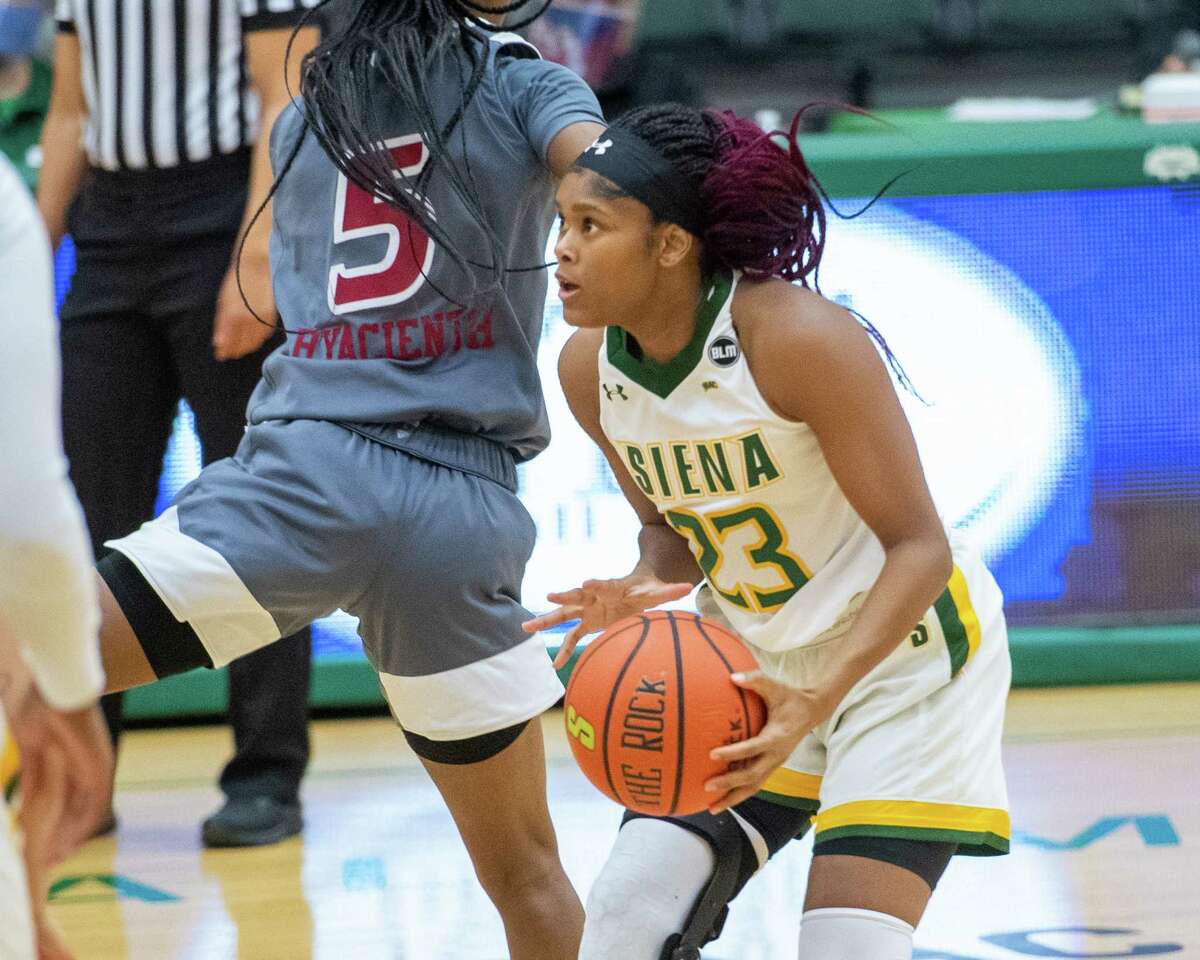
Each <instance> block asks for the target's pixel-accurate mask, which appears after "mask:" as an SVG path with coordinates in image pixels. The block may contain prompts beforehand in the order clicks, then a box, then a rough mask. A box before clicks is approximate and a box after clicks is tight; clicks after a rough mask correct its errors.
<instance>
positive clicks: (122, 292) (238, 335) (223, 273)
mask: <svg viewBox="0 0 1200 960" xmlns="http://www.w3.org/2000/svg"><path fill="white" fill-rule="evenodd" d="M302 2H303V0H58V5H57V8H56V11H55V14H56V18H57V20H58V35H57V38H56V42H55V62H54V85H53V92H52V95H51V104H50V112H49V115H48V116H47V118H46V124H45V127H44V128H43V132H42V150H43V155H44V160H43V167H42V172H41V178H40V181H39V184H38V206H39V207H40V209H41V213H42V216H43V218H44V219H45V222H46V227H47V229H48V232H49V234H50V238H51V242H52V243H53V245H54V247H55V248H57V246H58V243H59V241H60V240H61V239H62V237H63V235H64V233H67V232H69V233H70V234H71V236H72V238H73V239H74V241H75V246H76V251H77V270H76V273H75V277H74V280H73V282H72V284H71V288H70V291H69V293H68V295H67V299H66V301H65V302H64V304H63V308H62V311H61V338H62V355H63V439H64V446H65V448H66V452H67V456H68V459H69V460H70V472H71V479H72V481H73V482H74V484H75V487H76V490H77V491H78V494H79V498H80V501H81V502H82V504H83V508H84V514H85V516H86V518H87V522H88V528H89V532H90V534H91V539H92V546H93V549H94V550H95V552H96V555H97V557H99V556H100V555H102V554H103V553H104V552H106V549H105V547H104V542H105V541H106V540H109V539H112V538H115V537H120V536H123V535H125V534H127V533H130V532H131V531H133V530H134V529H136V528H137V527H138V526H139V525H140V524H141V523H142V522H143V521H145V520H148V519H150V517H151V516H152V514H153V506H154V501H155V496H156V491H157V482H158V476H159V473H160V471H161V467H162V460H163V454H164V451H165V449H166V443H167V439H168V437H169V435H170V431H171V424H172V420H173V417H174V411H175V409H176V407H177V405H178V401H179V398H180V397H184V398H186V399H187V401H188V403H189V405H190V406H191V408H192V411H193V412H194V414H195V417H196V428H197V433H198V434H199V437H200V443H201V448H202V454H203V458H204V461H205V462H206V463H207V462H210V461H212V460H217V459H221V458H223V457H228V456H230V455H232V454H233V452H234V450H235V449H236V447H237V445H238V442H239V440H240V438H241V435H242V432H243V427H244V424H245V408H246V402H247V400H248V399H249V396H250V393H251V391H252V389H253V387H254V385H255V383H256V382H257V381H258V378H259V373H260V368H261V364H262V361H263V359H264V357H265V355H266V354H267V353H268V352H269V351H270V349H271V348H272V347H273V346H275V345H276V343H277V342H278V341H277V340H276V339H275V338H274V337H272V336H271V334H272V330H271V328H270V327H268V326H265V325H263V324H261V323H259V322H258V321H257V320H255V318H254V316H253V315H252V314H251V313H250V312H249V311H248V310H247V309H246V307H245V305H244V304H243V302H242V298H241V296H240V295H239V292H238V287H237V282H236V277H235V273H234V268H233V261H234V258H235V256H236V252H237V250H236V247H237V244H236V240H237V238H238V236H239V234H240V232H241V231H242V230H243V228H245V227H247V226H248V225H249V224H250V221H251V219H252V217H253V214H254V211H255V210H256V209H257V208H258V206H259V204H260V203H261V202H262V201H263V199H264V198H265V197H266V196H267V193H268V192H269V189H270V185H271V180H272V174H271V168H270V160H269V156H268V151H267V136H266V132H268V131H269V130H270V128H271V124H272V123H273V122H274V120H275V117H276V116H277V115H278V114H279V112H280V110H282V109H283V108H284V107H285V106H286V105H287V103H288V89H289V85H290V89H291V90H296V89H298V81H299V60H300V57H301V56H303V54H304V53H305V52H307V50H308V49H310V48H311V47H312V46H313V45H315V43H316V41H317V39H318V37H317V29H316V27H308V26H306V27H305V28H304V30H302V31H301V33H300V35H299V36H297V38H296V42H295V43H294V44H293V46H292V50H291V59H290V61H289V62H288V63H287V69H288V74H289V76H288V77H287V78H286V79H285V73H284V70H285V63H284V61H285V51H286V48H287V43H288V38H289V36H290V35H291V32H292V29H293V27H294V26H295V25H296V23H297V22H299V20H300V18H301V17H302V15H303V13H304V8H303V6H302V5H301V4H302ZM270 221H271V217H270V210H269V209H268V210H267V211H266V212H265V213H264V214H263V215H262V216H261V217H259V219H258V221H257V223H256V224H255V226H254V229H253V230H251V232H250V234H249V236H248V237H247V239H246V244H245V252H244V254H243V256H242V260H241V278H242V285H243V287H244V289H245V291H246V295H247V297H248V299H249V301H250V303H251V304H252V305H253V306H254V308H255V310H256V311H257V312H258V314H259V315H260V316H262V317H264V318H272V317H274V316H275V309H274V300H273V297H272V294H271V279H270V272H269V269H268V257H267V241H268V236H269V226H270ZM280 339H282V338H280ZM216 599H218V600H219V598H216ZM310 646H311V645H310V638H309V635H308V633H307V631H305V632H304V633H303V634H298V635H297V636H295V637H292V638H289V639H288V640H285V641H283V642H281V643H277V644H273V645H271V646H270V647H267V648H266V649H264V650H262V651H259V652H258V653H256V654H254V655H252V656H250V657H247V658H245V659H243V660H241V661H237V662H235V663H233V664H232V665H231V666H230V668H229V687H230V702H229V712H230V720H231V722H232V725H233V733H234V743H235V755H234V757H233V759H232V760H231V761H230V762H229V764H228V765H227V766H226V767H225V770H224V772H223V773H222V775H221V788H222V790H223V791H224V793H225V798H226V799H225V804H224V806H223V807H222V808H221V810H220V811H218V812H217V813H216V814H215V815H214V816H212V817H210V818H209V819H208V820H206V821H205V822H204V825H203V828H202V831H201V833H202V838H203V841H204V843H205V844H206V845H208V846H250V845H257V844H265V843H274V842H277V841H279V840H282V839H284V838H285V837H288V836H291V835H293V834H295V833H297V832H299V830H300V828H301V815H300V803H299V790H300V780H301V778H302V777H303V774H304V769H305V767H306V765H307V763H308V726H307V723H308V718H307V700H308V685H309V673H310V654H311V649H310ZM120 712H121V704H120V700H119V698H106V703H105V714H106V717H107V719H108V721H109V729H110V731H111V733H112V735H113V742H114V745H115V743H116V741H117V738H118V737H119V733H120V727H121V721H120ZM113 826H115V820H113V819H111V818H110V820H109V823H108V829H112V828H113Z"/></svg>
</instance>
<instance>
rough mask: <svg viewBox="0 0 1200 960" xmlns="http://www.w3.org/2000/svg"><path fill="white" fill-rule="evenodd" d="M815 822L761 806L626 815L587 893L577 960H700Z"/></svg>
mask: <svg viewBox="0 0 1200 960" xmlns="http://www.w3.org/2000/svg"><path fill="white" fill-rule="evenodd" d="M811 818H812V809H811V808H810V807H809V805H808V804H802V805H801V806H784V805H781V804H778V803H772V802H770V801H767V800H764V799H763V798H762V797H751V798H750V799H749V800H746V801H744V802H743V803H741V804H738V806H737V807H736V808H735V809H734V810H733V811H732V812H726V813H722V814H720V815H719V816H713V815H712V814H709V813H699V814H695V815H693V816H688V817H661V818H660V817H642V816H637V815H633V814H626V817H625V820H624V822H623V823H622V825H621V829H620V831H619V832H618V833H617V839H616V842H615V843H614V844H613V849H612V852H611V853H610V854H609V858H608V860H607V861H606V862H605V865H604V868H603V869H602V870H601V872H600V876H599V877H597V878H596V881H595V883H594V884H593V885H592V889H591V892H590V893H589V894H588V900H587V921H586V923H585V926H584V935H583V945H582V947H581V948H580V953H579V957H580V960H697V958H699V956H700V948H701V947H702V946H703V945H704V944H705V943H708V942H709V941H710V940H713V939H715V938H716V937H717V936H718V935H719V934H720V932H721V928H722V926H723V925H724V922H725V917H726V915H727V913H728V905H729V903H730V902H731V901H732V900H733V898H734V897H736V896H737V894H738V892H739V891H740V890H741V889H742V887H743V886H745V884H746V882H747V881H748V880H749V879H750V877H751V876H753V875H754V873H755V872H756V871H757V870H758V869H759V868H760V867H762V866H763V864H765V863H766V861H767V860H768V859H769V858H770V857H771V856H773V855H774V854H775V853H777V852H778V851H779V850H781V849H782V848H783V847H784V846H786V845H787V844H788V842H790V841H791V840H793V839H795V838H796V837H799V836H802V835H803V834H804V832H805V830H806V829H807V827H808V824H809V823H810V821H811ZM630 891H636V895H631V893H630Z"/></svg>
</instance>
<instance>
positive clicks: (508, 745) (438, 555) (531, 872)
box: [346, 428, 583, 960]
mask: <svg viewBox="0 0 1200 960" xmlns="http://www.w3.org/2000/svg"><path fill="white" fill-rule="evenodd" d="M393 433H394V431H393ZM417 433H418V435H417V436H416V437H409V438H408V439H406V441H405V442H410V443H413V444H414V445H415V444H417V443H422V444H424V446H423V448H422V450H423V453H427V454H428V459H427V458H426V457H425V456H420V457H418V456H412V455H410V454H409V453H407V452H402V451H401V450H398V449H393V448H391V447H388V446H386V445H385V444H383V443H379V442H374V441H371V440H366V439H362V440H361V441H360V442H361V443H362V445H363V450H362V456H361V458H360V457H357V456H356V458H355V466H356V468H357V473H355V474H353V475H354V476H355V477H357V478H358V479H359V481H360V487H366V486H367V485H368V484H370V485H371V487H372V488H374V489H378V490H380V491H384V493H381V494H379V495H378V499H377V502H378V503H379V504H380V505H381V507H382V508H383V509H384V510H385V511H386V519H384V520H379V519H376V521H375V522H374V524H373V526H372V530H373V534H374V536H375V537H376V540H375V541H374V542H373V544H372V546H371V547H370V548H369V552H370V554H371V556H372V557H374V558H375V562H374V563H373V566H372V570H371V580H370V589H368V590H367V591H365V592H364V593H363V595H362V596H361V597H360V598H359V599H356V601H355V602H354V603H353V604H352V605H350V606H347V607H346V610H347V611H348V612H350V613H352V614H355V615H356V616H358V617H359V630H360V633H361V635H362V638H363V645H364V648H365V650H366V652H367V655H368V657H369V658H370V660H371V662H372V664H373V665H374V666H375V668H376V669H377V670H378V671H379V674H380V682H381V684H382V686H383V688H384V691H385V692H386V694H387V698H388V703H389V705H390V706H391V709H392V713H393V715H394V716H395V718H396V720H397V722H398V723H399V724H400V726H401V727H402V728H403V730H404V731H405V734H406V736H407V738H408V740H409V742H410V744H411V745H412V746H413V749H414V750H415V751H416V752H417V753H418V755H420V756H421V758H422V760H423V761H424V762H425V764H426V766H427V767H428V768H429V771H430V774H431V776H432V777H433V779H434V781H435V783H436V784H437V785H438V788H439V789H440V790H441V792H442V794H443V796H444V797H445V798H446V802H447V805H448V807H449V808H450V812H451V813H452V815H453V817H454V819H455V822H456V823H457V825H458V827H459V830H460V832H461V834H462V837H463V841H464V843H465V844H466V846H467V849H468V851H469V852H470V855H471V858H472V861H473V862H474V864H475V868H476V871H477V873H478V876H479V880H480V882H481V884H482V885H483V887H484V889H485V890H486V891H487V893H488V895H489V897H491V899H492V901H493V902H494V903H495V905H496V907H497V909H498V910H499V911H500V915H501V918H502V920H503V922H504V929H505V933H506V936H507V939H508V944H509V949H510V953H511V956H512V957H513V958H514V960H575V958H576V954H577V952H578V945H579V932H580V929H581V928H582V921H583V916H582V912H583V911H582V907H581V905H580V903H579V899H578V897H576V895H575V893H574V891H573V890H572V889H571V886H570V884H569V883H568V882H567V879H566V876H565V874H564V873H563V870H562V867H561V865H560V864H559V859H558V849H557V844H556V842H555V839H554V830H553V827H552V825H551V822H550V818H549V814H548V812H547V804H546V778H545V762H544V758H543V752H542V739H541V729H540V726H539V725H538V722H537V718H538V717H539V716H540V715H541V713H542V712H543V711H544V710H546V709H547V708H548V707H550V706H552V705H553V704H554V703H555V702H556V701H557V700H558V699H559V698H560V697H561V696H562V692H563V688H562V684H561V682H559V679H558V677H557V675H556V674H555V672H554V669H553V667H552V666H551V663H550V658H549V656H548V655H547V653H546V647H545V642H544V641H543V640H542V639H541V638H540V637H530V636H528V635H527V634H525V633H524V631H522V629H521V624H522V622H523V621H524V620H526V619H528V617H529V613H528V612H527V611H526V610H525V609H524V608H523V607H522V606H521V605H520V603H519V601H518V599H517V598H518V597H519V596H520V588H521V581H522V578H523V576H524V570H525V564H526V563H527V562H528V559H529V555H530V553H531V552H532V549H533V540H534V533H535V530H534V526H533V522H532V520H531V519H530V517H529V514H528V512H527V511H526V510H525V508H524V507H523V505H522V504H521V502H520V500H519V499H518V498H517V496H516V469H515V466H514V464H513V461H512V457H511V455H510V454H508V453H507V451H505V450H504V449H503V448H502V447H499V446H498V445H495V444H492V443H491V442H490V441H487V440H484V439H482V438H473V437H467V436H463V435H458V434H454V435H450V434H445V435H439V434H438V433H437V432H436V431H433V432H430V431H429V430H427V429H426V428H421V429H420V430H419V431H418V432H417ZM446 463H455V464H456V465H457V466H456V467H450V466H445V465H443V464H446Z"/></svg>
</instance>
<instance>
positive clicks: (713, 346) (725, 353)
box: [708, 337, 742, 367]
mask: <svg viewBox="0 0 1200 960" xmlns="http://www.w3.org/2000/svg"><path fill="white" fill-rule="evenodd" d="M741 355H742V351H741V349H740V348H739V347H738V345H737V341H736V340H734V339H733V337H717V339H716V340H714V341H713V342H712V343H710V344H709V345H708V359H709V360H711V361H712V362H713V363H715V364H716V365H717V366H718V367H732V366H733V365H734V364H735V363H737V362H738V357H740V356H741Z"/></svg>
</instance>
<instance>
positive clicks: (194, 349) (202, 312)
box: [160, 210, 312, 846]
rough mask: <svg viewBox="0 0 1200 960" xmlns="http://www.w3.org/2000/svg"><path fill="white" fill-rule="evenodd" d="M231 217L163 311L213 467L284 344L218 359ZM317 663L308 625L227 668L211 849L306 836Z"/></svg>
mask: <svg viewBox="0 0 1200 960" xmlns="http://www.w3.org/2000/svg"><path fill="white" fill-rule="evenodd" d="M231 214H232V218H231V221H230V229H229V231H228V233H227V235H226V237H224V238H217V239H216V240H214V241H213V242H211V243H209V244H204V245H199V246H198V248H197V249H196V252H195V255H194V256H193V257H191V258H189V260H188V261H187V262H182V263H179V264H177V265H175V266H174V271H175V272H174V274H173V276H172V277H171V283H170V289H171V290H175V289H180V288H183V289H189V290H191V291H193V292H192V295H191V297H189V298H188V300H186V301H184V302H179V300H178V299H176V298H168V299H167V300H166V302H164V303H162V304H160V309H161V310H163V311H165V312H166V315H165V316H164V319H163V324H164V328H165V330H166V333H167V338H168V341H169V343H170V347H171V356H172V360H173V363H174V366H175V369H176V372H177V377H178V379H179V383H180V385H181V387H182V391H183V396H184V398H185V399H186V400H187V402H188V404H189V406H190V407H191V410H192V413H193V415H194V417H195V423H196V433H197V435H198V436H199V438H200V449H201V453H202V456H203V459H204V463H205V465H207V464H209V463H212V462H213V461H216V460H221V459H224V458H225V457H231V456H233V455H234V454H235V453H236V451H237V448H238V444H239V443H240V442H241V440H242V437H243V435H244V433H245V426H246V405H247V403H248V402H249V400H250V395H251V393H252V392H253V390H254V388H255V386H256V385H257V384H258V382H259V379H260V375H261V371H262V363H263V360H264V359H265V358H266V356H267V354H268V353H270V351H271V349H273V348H274V347H275V346H277V345H278V344H279V343H281V342H282V340H283V337H282V335H281V334H279V333H278V331H276V336H273V337H271V338H270V339H269V340H268V342H267V343H266V344H264V345H263V346H262V347H261V348H260V349H258V350H255V351H253V352H252V353H250V354H248V355H247V356H244V357H239V358H237V359H233V360H225V361H220V360H217V359H216V357H215V356H214V354H213V347H212V332H213V315H214V312H215V308H216V300H217V293H218V290H219V289H220V285H221V281H222V279H223V278H224V274H225V271H226V270H227V269H228V266H229V258H230V255H231V253H232V247H233V240H234V238H235V236H236V233H237V226H238V223H239V222H240V218H241V211H240V210H233V211H231ZM193 301H194V302H193ZM311 664H312V636H311V632H310V630H309V628H307V627H305V628H304V629H302V630H300V631H299V632H298V633H297V634H295V635H293V636H289V637H284V638H283V639H282V640H280V641H279V642H277V643H272V644H269V645H268V646H266V647H263V648H262V649H260V650H256V651H255V652H254V653H252V654H249V655H248V656H245V657H241V658H239V659H237V660H234V661H233V662H232V663H230V664H229V669H228V671H227V679H228V686H229V723H230V726H231V727H232V728H233V743H234V754H233V757H232V758H231V759H230V761H229V762H228V763H227V764H226V765H225V767H224V769H223V770H222V771H221V776H220V787H221V791H222V793H224V795H225V802H224V804H223V805H222V807H221V808H220V809H219V810H218V811H217V812H216V813H215V814H213V815H212V816H211V817H209V818H207V819H206V820H205V821H204V824H203V828H202V836H203V839H204V842H205V844H206V845H208V846H241V845H253V844H258V843H272V842H275V841H277V840H279V839H282V838H284V837H287V836H291V835H292V834H294V833H296V832H297V831H298V830H299V829H300V827H301V824H302V817H301V809H300V784H301V780H302V779H303V777H304V771H305V769H306V767H307V766H308V759H309V740H308V693H309V686H310V681H311V673H312V667H311Z"/></svg>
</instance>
